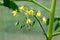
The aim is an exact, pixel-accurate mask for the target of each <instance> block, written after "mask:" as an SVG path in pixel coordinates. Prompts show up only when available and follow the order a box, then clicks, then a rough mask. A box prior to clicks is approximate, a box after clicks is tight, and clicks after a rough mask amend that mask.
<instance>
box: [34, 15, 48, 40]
mask: <svg viewBox="0 0 60 40" xmlns="http://www.w3.org/2000/svg"><path fill="white" fill-rule="evenodd" d="M34 17H35V18H36V20H37V21H38V23H39V25H40V26H41V28H42V31H43V32H44V35H45V36H46V39H47V40H48V37H47V34H46V32H45V30H44V28H43V26H42V25H41V23H40V21H39V20H38V18H37V17H36V16H35V15H34Z"/></svg>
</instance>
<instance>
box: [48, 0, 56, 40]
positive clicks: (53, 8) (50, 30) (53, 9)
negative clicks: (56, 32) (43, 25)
mask: <svg viewBox="0 0 60 40" xmlns="http://www.w3.org/2000/svg"><path fill="white" fill-rule="evenodd" d="M55 7H56V0H52V6H51V10H50V21H49V26H48V40H52V29H53V23H54V13H55Z"/></svg>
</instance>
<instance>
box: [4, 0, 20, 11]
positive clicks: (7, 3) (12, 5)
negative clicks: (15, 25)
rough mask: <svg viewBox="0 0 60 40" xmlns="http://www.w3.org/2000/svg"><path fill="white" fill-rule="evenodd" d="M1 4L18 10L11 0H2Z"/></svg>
mask: <svg viewBox="0 0 60 40" xmlns="http://www.w3.org/2000/svg"><path fill="white" fill-rule="evenodd" d="M3 2H4V3H3V5H4V6H6V7H8V8H10V9H13V10H18V11H19V9H18V6H17V5H16V3H14V2H13V1H10V0H3Z"/></svg>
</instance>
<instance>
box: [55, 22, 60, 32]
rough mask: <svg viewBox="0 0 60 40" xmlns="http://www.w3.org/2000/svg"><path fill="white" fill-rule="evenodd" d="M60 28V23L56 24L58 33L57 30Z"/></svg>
mask: <svg viewBox="0 0 60 40" xmlns="http://www.w3.org/2000/svg"><path fill="white" fill-rule="evenodd" d="M59 27H60V23H59V22H58V23H57V24H56V26H55V31H56V30H57V29H59Z"/></svg>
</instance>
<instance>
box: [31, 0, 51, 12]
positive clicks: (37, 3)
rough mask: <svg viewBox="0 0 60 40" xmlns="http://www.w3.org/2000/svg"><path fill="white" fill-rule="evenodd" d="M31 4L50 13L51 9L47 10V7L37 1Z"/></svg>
mask: <svg viewBox="0 0 60 40" xmlns="http://www.w3.org/2000/svg"><path fill="white" fill-rule="evenodd" d="M31 2H33V3H34V4H36V5H38V6H40V7H42V8H43V9H45V10H47V11H48V12H50V9H49V8H47V7H45V6H43V5H42V4H41V3H39V2H37V1H35V0H32V1H31Z"/></svg>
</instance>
